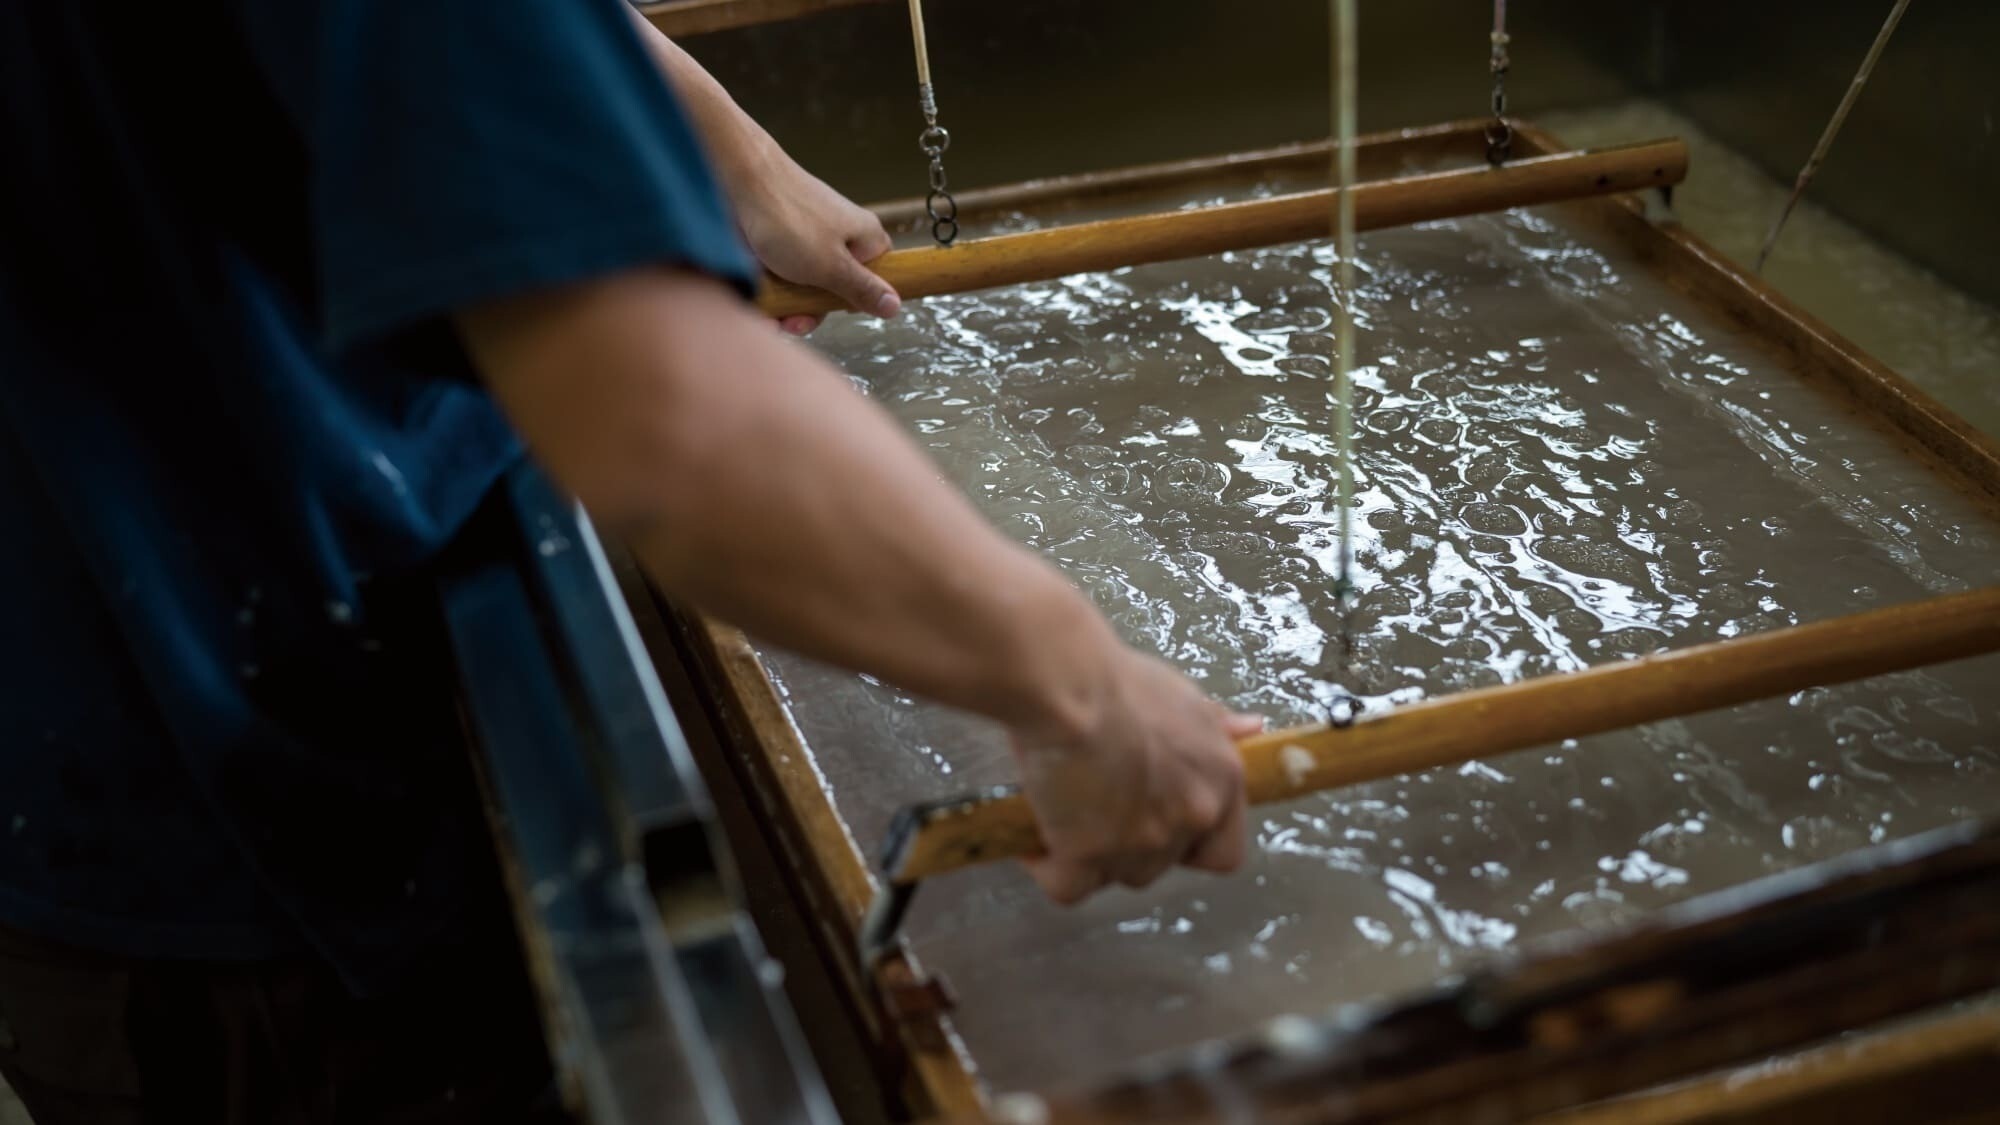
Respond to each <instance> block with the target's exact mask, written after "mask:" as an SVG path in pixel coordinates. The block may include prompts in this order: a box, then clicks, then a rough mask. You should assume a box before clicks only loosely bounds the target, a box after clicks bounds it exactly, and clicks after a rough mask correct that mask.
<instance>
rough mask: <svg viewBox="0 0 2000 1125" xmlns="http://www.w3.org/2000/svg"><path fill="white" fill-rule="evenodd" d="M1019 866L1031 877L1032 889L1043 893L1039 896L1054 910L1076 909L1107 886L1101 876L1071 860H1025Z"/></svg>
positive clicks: (1099, 872) (1046, 858) (1044, 857)
mask: <svg viewBox="0 0 2000 1125" xmlns="http://www.w3.org/2000/svg"><path fill="white" fill-rule="evenodd" d="M1021 863H1022V865H1023V866H1024V867H1026V868H1027V869H1028V874H1029V875H1031V876H1033V877H1034V880H1035V885H1036V886H1039V887H1040V888H1041V889H1042V894H1044V895H1046V896H1048V899H1049V901H1050V902H1053V903H1055V904H1056V905H1057V906H1075V905H1076V904H1077V903H1079V902H1082V901H1083V900H1084V899H1087V898H1089V897H1090V896H1091V895H1093V894H1095V893H1097V892H1098V891H1099V890H1102V889H1103V887H1104V885H1105V884H1106V883H1108V882H1110V880H1109V879H1108V878H1106V877H1105V875H1104V873H1103V872H1101V871H1097V870H1094V869H1092V868H1089V867H1086V866H1084V865H1083V864H1080V863H1076V862H1073V861H1071V860H1065V859H1056V858H1053V857H1051V856H1041V857H1039V858H1035V859H1024V860H1022V861H1021Z"/></svg>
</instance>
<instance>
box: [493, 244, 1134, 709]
mask: <svg viewBox="0 0 2000 1125" xmlns="http://www.w3.org/2000/svg"><path fill="white" fill-rule="evenodd" d="M468 325H469V329H468V339H469V341H470V342H471V343H472V345H473V349H474V353H475V357H476V358H477V359H478V361H479V363H480V366H481V368H482V370H484V371H486V372H487V373H488V376H489V379H490V381H491V383H492V385H493V387H494V390H495V394H496V395H497V396H498V398H499V399H500V401H501V403H502V405H503V406H504V407H505V408H506V409H507V411H508V413H509V415H510V416H511V417H513V418H514V419H515V421H516V424H517V426H519V427H520V429H521V430H522V433H523V435H524V436H525V438H526V439H527V441H528V443H529V445H530V446H531V448H533V449H534V451H535V453H536V454H537V456H538V458H539V459H540V460H541V461H542V462H543V463H544V464H545V465H547V466H548V467H549V468H550V470H551V471H552V472H553V473H554V475H555V476H556V477H557V478H558V479H559V480H561V481H562V482H563V483H564V484H565V485H566V486H567V487H568V488H570V489H571V490H572V491H574V492H575V493H576V494H577V495H578V496H579V497H580V498H581V499H582V500H583V501H584V503H585V505H586V507H588V508H589V509H590V511H591V512H592V514H593V517H594V518H596V519H597V520H599V521H600V522H601V523H603V524H605V525H606V526H607V527H608V528H609V529H610V530H612V531H613V533H614V534H618V535H620V536H621V537H622V538H624V539H625V540H626V541H627V542H628V543H630V544H631V545H633V546H634V548H635V549H636V550H637V552H638V553H639V555H640V558H641V560H642V562H643V563H644V564H645V565H646V567H647V569H648V570H649V572H650V573H651V574H652V575H653V576H654V578H655V579H656V580H657V581H659V582H661V583H662V584H663V586H665V587H666V588H667V589H668V591H669V592H670V593H672V594H674V595H676V596H678V597H681V598H684V599H687V600H688V601H690V602H692V603H694V604H695V605H697V606H699V607H701V608H703V609H705V610H708V611H711V612H714V613H717V614H719V615H721V616H723V617H724V618H726V619H729V620H731V621H733V622H735V623H737V624H739V625H741V626H743V627H744V628H746V629H749V630H750V631H752V632H753V633H757V634H759V635H761V636H763V637H765V638H767V639H769V640H772V641H774V642H776V643H779V644H782V645H784V646H786V647H788V648H792V649H794V650H797V651H800V652H803V653H805V654H807V655H811V656H815V657H819V658H821V659H825V660H829V661H832V662H835V663H839V664H842V665H845V666H849V667H855V668H859V669H862V670H865V671H868V672H870V673H872V674H875V675H877V676H880V677H881V678H883V679H885V680H889V681H892V682H895V683H898V684H901V685H904V686H906V687H908V688H910V689H912V690H915V691H918V692H920V693H923V694H925V695H928V696H931V697H933V698H937V699H939V700H941V701H943V702H946V703H949V704H953V705H955V706H959V707H963V708H967V709H970V710H974V711H978V712H981V713H984V714H987V715H990V716H993V717H995V718H998V719H1001V720H1003V721H1007V722H1009V723H1012V724H1015V725H1017V726H1019V727H1025V728H1031V729H1032V728H1044V729H1050V730H1074V729H1081V728H1082V727H1084V726H1087V725H1088V724H1089V722H1090V721H1091V719H1092V718H1093V715H1092V711H1093V709H1094V708H1095V707H1096V706H1097V700H1096V699H1095V698H1094V695H1093V693H1094V692H1095V691H1096V690H1097V682H1096V671H1097V669H1096V665H1098V664H1100V663H1102V662H1103V661H1105V660H1106V659H1108V657H1109V655H1110V654H1111V653H1113V652H1115V651H1117V649H1118V645H1117V642H1116V639H1115V636H1114V635H1113V634H1112V633H1111V631H1110V629H1109V627H1108V626H1107V625H1105V624H1104V622H1103V621H1102V619H1101V618H1100V617H1099V616H1098V615H1097V613H1096V612H1095V611H1094V610H1093V609H1092V608H1091V607H1090V605H1089V603H1088V601H1087V599H1085V598H1083V596H1082V595H1081V594H1080V593H1078V592H1077V591H1076V590H1075V589H1074V588H1073V587H1071V586H1070V585H1069V584H1068V583H1067V582H1066V581H1065V580H1063V579H1062V577H1061V576H1060V575H1059V574H1058V573H1057V572H1056V571H1054V570H1053V568H1051V567H1049V566H1048V564H1047V563H1045V562H1043V561H1042V560H1041V559H1040V558H1038V557H1037V556H1035V555H1033V554H1032V553H1031V552H1029V551H1027V550H1025V549H1024V548H1021V547H1019V546H1018V545H1016V544H1014V543H1012V542H1010V541H1008V540H1006V539H1005V538H1004V537H1002V536H1000V535H999V534H998V533H997V532H996V531H994V530H993V529H992V528H991V527H990V526H989V525H988V524H987V523H986V522H985V521H984V520H983V519H982V518H981V517H980V516H979V515H978V514H977V513H976V512H974V511H973V510H972V508H971V506H970V505H969V504H968V503H967V502H966V501H965V500H964V498H963V497H961V496H960V495H959V494H958V493H956V492H955V491H954V490H952V489H951V488H949V487H948V486H946V485H945V484H943V483H942V482H941V481H940V480H939V479H938V477H937V471H936V468H935V466H934V465H933V464H932V463H931V462H930V460H929V459H928V458H927V457H925V456H924V455H923V453H922V451H921V450H919V449H918V448H917V447H916V445H915V444H914V443H913V442H912V441H911V440H910V439H909V438H908V437H907V436H906V435H905V434H904V433H903V432H902V430H901V429H900V427H898V426H896V425H895V423H894V422H893V421H892V420H891V419H890V418H889V417H888V416H887V415H886V414H884V413H883V412H882V411H881V410H880V409H879V408H877V407H876V406H875V405H874V404H872V403H870V402H868V401H867V400H866V399H865V398H863V397H861V396H860V395H857V394H856V393H854V390H853V388H852V387H851V386H850V385H848V383H847V382H846V380H845V378H844V377H843V376H841V375H840V374H839V373H838V372H837V371H835V370H833V369H832V368H831V367H830V366H828V365H827V364H825V363H824V362H823V361H821V360H819V359H818V358H817V357H815V356H813V355H812V354H811V353H810V352H807V351H806V350H804V349H803V348H801V347H799V346H798V345H796V344H793V343H791V342H790V341H787V340H784V339H782V338H781V337H779V336H778V335H777V334H775V333H774V332H772V331H771V330H770V329H769V327H768V326H767V325H764V324H763V323H762V322H760V321H759V320H758V319H757V318H756V316H755V314H753V313H751V312H750V311H748V310H747V309H745V308H744V307H743V306H742V305H741V303H740V302H738V301H736V300H735V298H734V297H733V296H732V295H731V294H729V293H728V292H727V291H726V290H725V289H724V288H723V287H722V286H720V285H718V284H716V283H714V282H710V281H702V280H698V279H694V278H691V277H687V276H685V275H676V274H668V273H664V272H662V273H657V274H641V275H633V276H630V277H627V278H623V279H620V280H617V281H612V282H606V283H603V284H600V285H594V286H591V287H588V288H587V289H585V290H583V291H581V292H580V293H578V294H575V295H570V296H565V297H554V298H534V299H529V300H527V301H523V302H516V303H514V304H513V305H512V306H510V307H509V308H507V309H504V310H500V311H498V312H495V313H491V314H482V315H480V316H475V317H473V318H471V320H470V321H469V322H468Z"/></svg>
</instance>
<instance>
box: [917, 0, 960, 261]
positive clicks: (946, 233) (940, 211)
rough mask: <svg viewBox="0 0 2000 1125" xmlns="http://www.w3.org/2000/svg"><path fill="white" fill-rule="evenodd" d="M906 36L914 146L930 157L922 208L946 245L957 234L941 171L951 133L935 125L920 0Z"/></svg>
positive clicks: (935, 235)
mask: <svg viewBox="0 0 2000 1125" xmlns="http://www.w3.org/2000/svg"><path fill="white" fill-rule="evenodd" d="M910 38H911V40H912V41H913V42H914V43H915V45H916V51H917V108H919V109H921V110H922V111H923V114H924V131H923V133H922V134H921V135H919V136H918V137H917V147H918V148H920V149H922V150H923V153H924V155H925V156H926V157H929V158H930V164H931V166H930V193H929V194H928V195H926V196H924V211H925V212H926V213H927V214H929V215H930V217H931V237H932V238H934V239H936V240H937V244H938V245H939V246H950V245H951V243H952V240H953V239H955V238H957V237H958V201H957V200H955V199H953V198H952V197H951V189H950V188H949V187H948V186H947V184H948V181H947V180H946V179H945V174H944V152H945V150H946V149H948V148H950V147H951V134H950V133H949V132H947V131H946V130H945V129H944V127H943V126H941V125H939V124H938V109H937V91H936V90H935V89H934V88H933V87H932V86H931V48H930V42H929V40H928V39H926V38H925V36H924V2H923V0H910Z"/></svg>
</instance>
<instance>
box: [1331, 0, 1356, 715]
mask: <svg viewBox="0 0 2000 1125" xmlns="http://www.w3.org/2000/svg"><path fill="white" fill-rule="evenodd" d="M1355 23H1356V19H1355V0H1333V24H1334V58H1333V121H1334V146H1333V181H1334V186H1335V187H1336V188H1338V189H1339V190H1338V191H1336V192H1335V193H1334V201H1335V202H1334V214H1333V225H1334V294H1333V296H1334V300H1333V304H1334V310H1333V313H1334V366H1333V371H1334V375H1333V416H1334V449H1335V457H1336V459H1337V461H1338V462H1339V472H1340V487H1339V498H1338V503H1339V506H1340V514H1339V517H1338V518H1339V528H1340V558H1339V568H1340V569H1339V576H1338V577H1337V578H1336V579H1335V580H1334V586H1333V596H1334V604H1335V606H1336V607H1337V609H1338V611H1339V613H1340V671H1341V676H1342V679H1343V680H1345V679H1346V677H1347V675H1348V674H1349V673H1350V672H1352V670H1353V661H1354V629H1353V621H1352V616H1353V607H1354V181H1355V178H1356V177H1355V169H1354V136H1355V132H1356V127H1355V126H1356V122H1355V116H1356V115H1355V108H1354V103H1355V100H1356V99H1355V88H1356V79H1355V72H1356V71H1357V70H1358V69H1359V64H1358V58H1357V55H1358V52H1357V51H1356V50H1355ZM1329 710H1330V712H1331V714H1330V715H1329V717H1328V721H1329V722H1330V723H1331V724H1332V725H1334V726H1336V727H1344V726H1348V725H1350V724H1351V723H1353V722H1354V720H1356V719H1358V718H1360V717H1361V700H1360V699H1359V698H1358V697H1356V696H1354V695H1353V694H1351V693H1350V692H1348V691H1347V689H1346V688H1345V687H1343V688H1342V689H1341V693H1340V695H1339V696H1337V697H1336V698H1335V699H1334V700H1333V703H1332V705H1331V707H1330V708H1329Z"/></svg>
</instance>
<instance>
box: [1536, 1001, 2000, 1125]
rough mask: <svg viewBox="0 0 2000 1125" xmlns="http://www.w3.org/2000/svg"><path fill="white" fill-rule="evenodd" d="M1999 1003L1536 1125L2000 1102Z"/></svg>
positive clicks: (1898, 1113)
mask: <svg viewBox="0 0 2000 1125" xmlns="http://www.w3.org/2000/svg"><path fill="white" fill-rule="evenodd" d="M1996 1073H2000V1009H1996V1008H1995V1007H1994V1006H1993V1003H1992V1001H1991V1000H1988V1001H1987V1002H1984V1003H1981V1004H1978V1005H1977V1006H1976V1007H1973V1008H1972V1009H1970V1010H1967V1011H1960V1012H1951V1013H1947V1014H1944V1015H1940V1016H1937V1017H1935V1018H1932V1019H1929V1020H1924V1021H1921V1022H1918V1023H1916V1024H1914V1025H1906V1026H1900V1027H1896V1028H1894V1029H1892V1030H1889V1031H1885V1032H1881V1033H1877V1034H1873V1035H1869V1036H1866V1037H1863V1038H1861V1039H1859V1040H1855V1041H1849V1042H1839V1043H1833V1044H1829V1045H1825V1046H1821V1047H1818V1048H1815V1049H1813V1050H1810V1051H1805V1052H1801V1053H1800V1054H1799V1055H1796V1056H1793V1057H1791V1058H1786V1059H1783V1060H1781V1061H1776V1062H1773V1063H1771V1064H1767V1065H1763V1066H1758V1067H1755V1068H1754V1069H1745V1068H1733V1069H1731V1070H1729V1071H1726V1072H1724V1073H1721V1074H1715V1075H1710V1076H1708V1077H1705V1078H1702V1079H1699V1080H1695V1081H1691V1082H1686V1083H1681V1084H1677V1085H1675V1086H1672V1087H1669V1088H1666V1089H1661V1090H1653V1091H1648V1092H1644V1093H1639V1094H1632V1095H1628V1096H1626V1097H1624V1098H1620V1099H1618V1100H1616V1101H1610V1102H1598V1103H1594V1104H1592V1105H1587V1106H1582V1107H1580V1108H1577V1109H1571V1110H1565V1111H1563V1112H1560V1113H1556V1114H1552V1115H1550V1116H1547V1117H1542V1118H1537V1121H1538V1122H1540V1123H1542V1125H1747V1123H1750V1122H1785V1121H1840V1120H1848V1121H1887V1120H1906V1121H1907V1120H1919V1121H1930V1120H1936V1119H1938V1118H1942V1117H1950V1118H1958V1117H1959V1116H1960V1115H1963V1114H1966V1113H1969V1112H1971V1111H1973V1110H1977V1109H1985V1110H1988V1111H2000V1107H1996V1106H1995V1105H1994V1104H1993V1102H1994V1098H1993V1088H1992V1084H1991V1082H1990V1081H1987V1080H1986V1079H1989V1078H1990V1077H1991V1076H1992V1075H1994V1074H1996Z"/></svg>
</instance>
